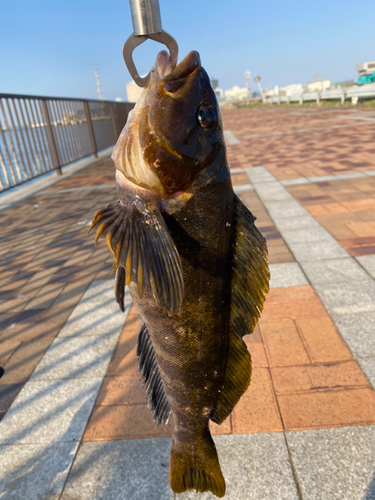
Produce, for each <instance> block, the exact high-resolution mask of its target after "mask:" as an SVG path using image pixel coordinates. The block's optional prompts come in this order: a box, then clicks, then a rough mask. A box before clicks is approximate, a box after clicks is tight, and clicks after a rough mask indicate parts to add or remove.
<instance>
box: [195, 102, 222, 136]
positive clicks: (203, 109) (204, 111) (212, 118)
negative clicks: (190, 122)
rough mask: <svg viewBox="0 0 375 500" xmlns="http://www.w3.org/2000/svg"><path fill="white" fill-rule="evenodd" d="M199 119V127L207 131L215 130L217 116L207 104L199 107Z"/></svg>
mask: <svg viewBox="0 0 375 500" xmlns="http://www.w3.org/2000/svg"><path fill="white" fill-rule="evenodd" d="M197 118H198V122H199V125H200V126H201V127H202V128H203V129H205V130H211V129H213V128H214V126H215V125H216V122H217V115H216V112H215V110H214V109H212V108H211V107H210V106H208V105H207V104H203V105H202V106H200V107H199V109H198V113H197Z"/></svg>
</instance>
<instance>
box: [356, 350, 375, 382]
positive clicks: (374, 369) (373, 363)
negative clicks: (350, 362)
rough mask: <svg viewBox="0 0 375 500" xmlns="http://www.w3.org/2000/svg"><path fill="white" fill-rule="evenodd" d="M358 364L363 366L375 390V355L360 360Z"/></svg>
mask: <svg viewBox="0 0 375 500" xmlns="http://www.w3.org/2000/svg"><path fill="white" fill-rule="evenodd" d="M358 363H359V364H360V365H361V367H362V370H363V371H364V372H365V374H366V376H367V378H368V379H369V381H370V382H371V385H372V386H373V387H374V388H375V355H374V357H371V358H359V359H358Z"/></svg>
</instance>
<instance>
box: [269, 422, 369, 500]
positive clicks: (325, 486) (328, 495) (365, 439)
mask: <svg viewBox="0 0 375 500" xmlns="http://www.w3.org/2000/svg"><path fill="white" fill-rule="evenodd" d="M287 440H288V443H289V446H290V450H291V453H292V459H293V463H294V466H295V469H296V472H297V475H298V480H299V484H300V486H301V491H302V498H303V500H370V499H372V500H373V499H375V481H374V457H375V426H368V427H367V426H366V427H344V428H336V429H319V430H311V431H301V432H288V433H287ZM276 498H277V497H276Z"/></svg>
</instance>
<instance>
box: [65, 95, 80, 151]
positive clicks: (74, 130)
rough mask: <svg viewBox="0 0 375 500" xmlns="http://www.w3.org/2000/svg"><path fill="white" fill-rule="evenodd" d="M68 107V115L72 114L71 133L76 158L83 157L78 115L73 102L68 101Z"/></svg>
mask: <svg viewBox="0 0 375 500" xmlns="http://www.w3.org/2000/svg"><path fill="white" fill-rule="evenodd" d="M66 107H67V110H68V113H70V122H71V123H70V132H71V134H72V137H73V142H74V146H75V150H76V152H77V153H76V157H80V156H82V139H81V136H80V135H79V133H78V128H77V113H76V111H74V109H73V102H71V101H67V102H66Z"/></svg>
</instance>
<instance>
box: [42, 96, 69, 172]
mask: <svg viewBox="0 0 375 500" xmlns="http://www.w3.org/2000/svg"><path fill="white" fill-rule="evenodd" d="M46 104H47V108H48V111H49V112H50V115H49V116H50V120H51V122H50V123H51V127H52V128H51V129H52V132H53V133H54V137H55V144H56V151H57V155H58V158H59V166H60V167H61V165H64V164H65V163H66V160H65V158H66V154H65V150H64V147H63V139H62V132H61V130H60V127H59V117H58V114H57V112H56V109H55V101H54V100H53V99H50V100H48V101H46Z"/></svg>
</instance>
